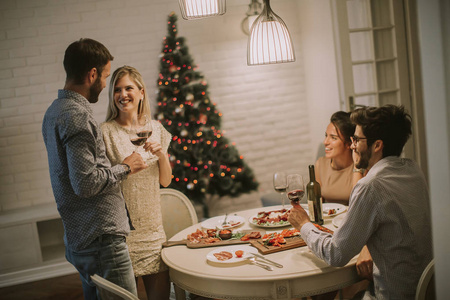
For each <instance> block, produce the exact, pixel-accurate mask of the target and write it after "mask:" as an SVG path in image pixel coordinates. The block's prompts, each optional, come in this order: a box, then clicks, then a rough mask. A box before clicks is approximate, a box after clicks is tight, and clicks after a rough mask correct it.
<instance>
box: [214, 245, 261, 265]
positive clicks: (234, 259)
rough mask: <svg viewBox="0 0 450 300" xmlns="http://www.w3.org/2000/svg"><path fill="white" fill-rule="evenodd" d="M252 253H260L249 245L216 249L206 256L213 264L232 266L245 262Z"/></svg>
mask: <svg viewBox="0 0 450 300" xmlns="http://www.w3.org/2000/svg"><path fill="white" fill-rule="evenodd" d="M250 253H258V250H257V249H256V248H255V247H251V246H248V245H234V246H227V247H221V248H215V249H214V250H213V251H211V252H209V253H208V254H207V255H206V259H207V260H208V261H210V262H213V263H223V264H231V263H238V262H243V261H245V259H246V258H248V257H249V256H250Z"/></svg>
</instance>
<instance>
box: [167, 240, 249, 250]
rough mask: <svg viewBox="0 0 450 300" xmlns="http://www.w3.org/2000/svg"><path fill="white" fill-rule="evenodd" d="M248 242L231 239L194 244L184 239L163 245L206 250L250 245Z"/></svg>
mask: <svg viewBox="0 0 450 300" xmlns="http://www.w3.org/2000/svg"><path fill="white" fill-rule="evenodd" d="M249 242H250V240H248V241H241V240H240V239H232V240H231V239H230V240H222V241H219V242H214V243H205V242H204V241H200V243H192V242H191V241H189V240H187V239H184V240H180V241H167V242H164V243H163V244H162V246H163V247H171V246H177V245H185V246H186V247H188V248H205V247H218V246H228V245H237V244H248V243H249Z"/></svg>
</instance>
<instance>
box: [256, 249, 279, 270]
mask: <svg viewBox="0 0 450 300" xmlns="http://www.w3.org/2000/svg"><path fill="white" fill-rule="evenodd" d="M250 254H251V255H253V256H256V257H259V258H261V259H264V260H265V261H267V262H269V263H271V264H272V265H274V266H275V267H278V268H282V267H283V265H280V264H279V263H276V262H274V261H271V260H270V259H267V258H265V257H264V256H262V255H259V254H256V253H250Z"/></svg>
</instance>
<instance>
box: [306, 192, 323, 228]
mask: <svg viewBox="0 0 450 300" xmlns="http://www.w3.org/2000/svg"><path fill="white" fill-rule="evenodd" d="M322 202H323V201H322V197H320V201H319V205H320V210H319V209H318V207H317V208H316V209H314V201H312V200H309V199H308V213H309V219H310V220H311V222H313V223H322V220H323V216H322V214H323V206H322ZM316 215H317V216H316Z"/></svg>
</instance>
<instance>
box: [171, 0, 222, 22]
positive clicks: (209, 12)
mask: <svg viewBox="0 0 450 300" xmlns="http://www.w3.org/2000/svg"><path fill="white" fill-rule="evenodd" d="M178 2H179V4H180V10H181V16H182V17H183V19H185V20H192V19H200V18H206V17H212V16H219V15H223V14H224V13H225V12H226V0H178Z"/></svg>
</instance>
